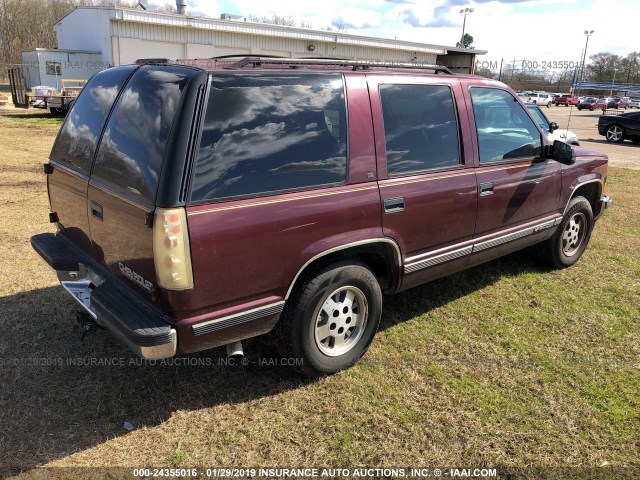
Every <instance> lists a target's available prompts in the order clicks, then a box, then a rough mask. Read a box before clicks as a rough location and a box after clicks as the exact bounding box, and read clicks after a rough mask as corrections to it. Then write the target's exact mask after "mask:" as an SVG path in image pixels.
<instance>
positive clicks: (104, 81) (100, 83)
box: [51, 65, 135, 174]
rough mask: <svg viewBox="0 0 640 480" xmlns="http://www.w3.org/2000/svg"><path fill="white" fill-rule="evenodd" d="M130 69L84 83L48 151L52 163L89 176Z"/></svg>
mask: <svg viewBox="0 0 640 480" xmlns="http://www.w3.org/2000/svg"><path fill="white" fill-rule="evenodd" d="M134 69H135V66H133V65H126V66H123V67H115V68H110V69H108V70H104V71H102V72H99V73H96V74H95V75H94V76H93V77H92V78H91V79H90V80H89V81H88V82H87V84H86V85H85V87H84V88H83V89H82V92H80V95H79V96H78V98H77V99H76V101H75V102H74V105H73V107H72V108H71V111H70V112H69V113H68V114H67V118H66V119H65V121H64V124H63V125H62V128H61V129H60V133H59V134H58V138H57V139H56V142H55V144H54V145H53V149H52V150H51V159H52V160H54V161H56V162H59V163H62V164H63V165H65V166H67V167H70V168H72V169H74V170H77V171H80V172H82V173H85V174H88V173H89V171H90V170H91V162H92V160H93V156H94V154H95V152H96V146H97V145H98V141H99V140H100V134H101V133H102V129H103V128H104V122H105V120H106V119H107V116H108V115H109V112H110V111H111V107H112V106H113V102H114V101H115V100H116V97H117V96H118V93H119V92H120V90H121V89H122V86H123V85H124V84H125V82H126V81H127V78H129V75H131V72H133V70H134Z"/></svg>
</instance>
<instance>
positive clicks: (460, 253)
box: [404, 245, 473, 274]
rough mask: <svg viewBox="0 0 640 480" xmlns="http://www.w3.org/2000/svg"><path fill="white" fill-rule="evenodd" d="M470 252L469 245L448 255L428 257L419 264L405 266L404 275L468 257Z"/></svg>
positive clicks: (471, 247)
mask: <svg viewBox="0 0 640 480" xmlns="http://www.w3.org/2000/svg"><path fill="white" fill-rule="evenodd" d="M472 250H473V245H469V246H468V247H464V248H459V249H458V250H453V251H451V252H448V253H443V254H440V255H436V256H433V257H429V258H427V259H425V260H421V261H419V262H415V263H412V264H409V265H405V267H404V273H405V274H407V273H413V272H416V271H418V270H422V269H423V268H428V267H432V266H434V265H438V264H439V263H443V262H448V261H449V260H455V259H456V258H460V257H464V256H466V255H469V254H470V253H471V251H472Z"/></svg>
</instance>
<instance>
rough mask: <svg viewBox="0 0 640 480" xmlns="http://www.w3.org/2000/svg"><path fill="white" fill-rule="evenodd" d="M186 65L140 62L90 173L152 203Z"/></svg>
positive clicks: (186, 74) (115, 109)
mask: <svg viewBox="0 0 640 480" xmlns="http://www.w3.org/2000/svg"><path fill="white" fill-rule="evenodd" d="M188 79H189V75H188V70H186V69H185V68H182V67H142V68H140V70H138V71H137V72H136V73H135V75H134V76H133V77H132V78H131V80H129V83H128V84H127V86H126V88H125V89H124V91H123V92H122V95H120V98H119V100H118V103H116V106H115V107H114V109H113V113H112V114H111V117H110V118H109V122H108V124H107V127H106V129H105V132H104V135H103V137H102V141H101V142H100V147H99V148H98V154H97V156H96V162H95V166H94V167H93V172H92V174H91V176H92V178H93V177H95V178H98V179H100V180H101V181H104V182H105V183H108V184H110V185H113V186H114V187H116V188H119V189H120V190H122V191H123V192H127V193H130V194H133V195H136V196H139V197H140V198H142V199H144V200H147V201H151V202H153V201H154V199H155V195H156V190H157V187H158V178H159V176H160V169H161V167H162V159H163V157H164V151H165V148H166V146H167V140H168V138H169V133H170V130H171V126H172V124H173V118H174V116H175V113H176V111H177V108H178V105H179V104H180V98H181V95H182V91H183V90H184V87H185V86H186V84H187V82H188Z"/></svg>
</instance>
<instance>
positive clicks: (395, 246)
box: [284, 238, 402, 300]
mask: <svg viewBox="0 0 640 480" xmlns="http://www.w3.org/2000/svg"><path fill="white" fill-rule="evenodd" d="M371 243H386V244H388V245H391V246H392V247H393V249H394V252H395V262H396V265H398V266H401V265H402V254H401V253H400V247H398V244H397V243H396V242H394V241H393V240H391V239H389V238H372V239H369V240H360V241H358V242H352V243H346V244H344V245H340V246H338V247H333V248H330V249H329V250H325V251H324V252H322V253H319V254H317V255H315V256H313V257H311V258H310V259H309V260H307V261H306V262H305V264H304V265H302V267H300V270H298V273H296V276H295V277H293V280H292V282H291V284H290V285H289V289H288V290H287V295H286V296H285V297H284V299H285V300H288V299H289V296H290V295H291V292H292V291H293V286H294V285H295V284H296V281H297V280H298V277H300V275H301V274H302V272H303V271H304V269H305V268H307V267H308V266H309V265H310V264H311V263H312V262H314V261H316V260H317V259H319V258H322V257H324V256H326V255H329V254H331V253H334V252H339V251H340V250H346V249H347V248H351V247H357V246H360V245H369V244H371Z"/></svg>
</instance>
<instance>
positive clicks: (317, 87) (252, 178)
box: [191, 74, 347, 203]
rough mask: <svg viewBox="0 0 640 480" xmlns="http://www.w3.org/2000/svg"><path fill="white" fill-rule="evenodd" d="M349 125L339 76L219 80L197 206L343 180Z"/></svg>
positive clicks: (198, 172) (201, 158)
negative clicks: (202, 203)
mask: <svg viewBox="0 0 640 480" xmlns="http://www.w3.org/2000/svg"><path fill="white" fill-rule="evenodd" d="M346 122H347V120H346V107H345V93H344V83H343V79H342V75H340V74H313V75H301V74H287V75H268V76H267V75H250V74H241V75H238V74H234V75H228V76H225V75H217V76H216V77H214V78H213V79H212V84H211V90H210V94H209V101H208V106H207V111H206V114H205V119H204V125H203V128H202V131H203V133H202V139H201V142H200V146H199V151H198V156H197V162H196V168H195V172H194V178H193V183H192V191H191V202H192V203H199V202H200V203H201V202H207V201H215V200H221V199H232V198H243V197H252V196H260V195H268V194H273V193H280V192H286V191H295V190H302V189H309V188H315V187H321V186H325V185H334V184H340V183H344V182H345V180H346V174H347V125H346Z"/></svg>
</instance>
